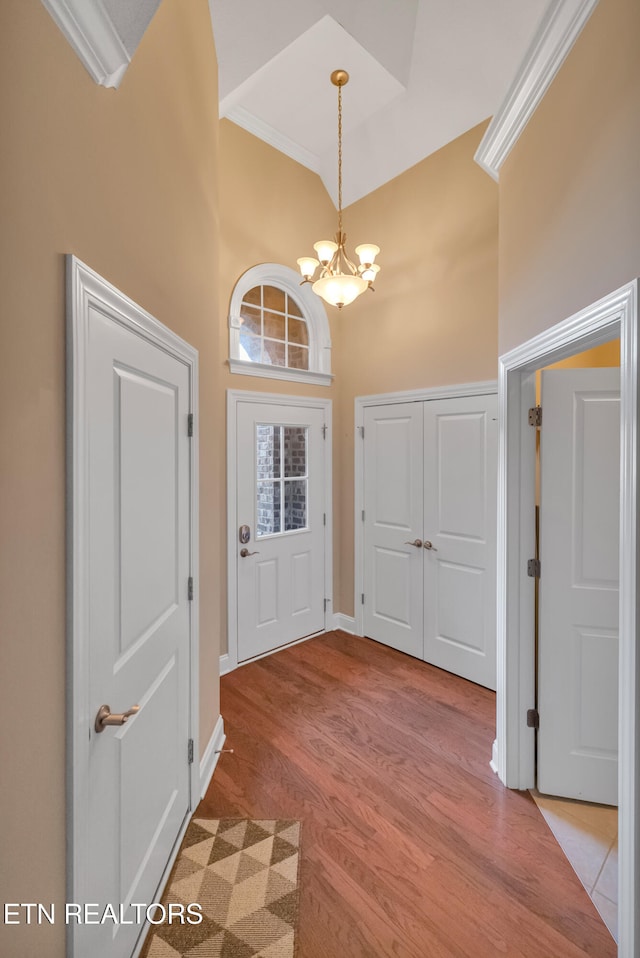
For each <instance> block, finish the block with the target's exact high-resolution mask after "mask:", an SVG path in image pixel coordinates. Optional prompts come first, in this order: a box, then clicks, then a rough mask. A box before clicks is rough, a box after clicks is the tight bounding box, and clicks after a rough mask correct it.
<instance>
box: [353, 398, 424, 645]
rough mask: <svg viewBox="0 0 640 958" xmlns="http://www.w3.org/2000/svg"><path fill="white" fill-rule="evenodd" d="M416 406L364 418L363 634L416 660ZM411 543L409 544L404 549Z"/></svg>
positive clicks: (419, 486)
mask: <svg viewBox="0 0 640 958" xmlns="http://www.w3.org/2000/svg"><path fill="white" fill-rule="evenodd" d="M422 407H423V404H422V403H421V402H409V403H397V404H393V405H388V406H369V407H366V408H365V413H364V512H365V523H364V556H365V560H364V595H365V603H364V632H365V635H368V636H369V637H370V638H372V639H376V640H377V641H378V642H384V643H385V644H386V645H390V646H391V647H392V648H394V649H399V650H400V651H401V652H407V653H409V654H410V655H415V656H417V657H418V658H422V652H423V630H422V591H423V581H422V566H423V556H422V552H423V550H422V525H423V515H422V512H423V456H422V442H423V437H422V420H423V408H422ZM411 543H416V545H412V544H411Z"/></svg>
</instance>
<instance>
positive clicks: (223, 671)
mask: <svg viewBox="0 0 640 958" xmlns="http://www.w3.org/2000/svg"><path fill="white" fill-rule="evenodd" d="M235 667H236V663H235V662H233V660H232V659H231V656H230V655H229V653H228V652H225V653H224V655H221V656H220V675H227V673H228V672H233V670H234V669H235Z"/></svg>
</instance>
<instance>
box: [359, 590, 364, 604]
mask: <svg viewBox="0 0 640 958" xmlns="http://www.w3.org/2000/svg"><path fill="white" fill-rule="evenodd" d="M360 602H361V603H362V605H364V592H362V593H360Z"/></svg>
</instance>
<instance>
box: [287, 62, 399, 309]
mask: <svg viewBox="0 0 640 958" xmlns="http://www.w3.org/2000/svg"><path fill="white" fill-rule="evenodd" d="M331 82H332V83H333V85H334V86H336V87H337V88H338V232H337V233H336V238H335V242H334V241H332V240H319V242H317V243H314V244H313V248H314V250H315V251H316V253H317V254H318V258H317V259H316V258H315V257H313V256H302V257H301V258H300V259H299V260H298V261H297V262H298V266H299V267H300V272H301V274H302V276H303V279H302V283H301V284H300V285H303V284H304V283H311V282H312V280H313V275H314V273H315V271H316V269H317V268H318V266H319V267H320V276H319V278H318V279H317V280H316V281H315V282H314V283H313V286H312V287H311V288H312V289H313V291H314V293H317V294H318V296H322V298H323V299H324V300H325V302H327V303H329V305H330V306H337V308H338V309H342V307H343V306H348V305H349V303H352V302H353V301H354V299H356V297H358V296H359V295H360V293H364V291H365V289H371V290H373V282H374V280H375V278H376V275H377V273H378V272H379V270H380V267H379V266H378V265H377V264H376V263H375V262H374V260H375V258H376V255H377V254H378V253H379V252H380V248H379V247H378V246H374V245H373V244H371V243H363V244H362V245H361V246H356V255H357V256H358V257H359V259H360V265H359V266H356V265H355V263H353V262H352V261H351V260H350V259H349V257H348V256H347V253H346V250H345V243H346V241H347V237H346V234H345V233H344V232H343V230H342V87H343V86H344V85H345V84H346V83H348V82H349V74H348V73H347V71H346V70H334V71H333V73H332V74H331Z"/></svg>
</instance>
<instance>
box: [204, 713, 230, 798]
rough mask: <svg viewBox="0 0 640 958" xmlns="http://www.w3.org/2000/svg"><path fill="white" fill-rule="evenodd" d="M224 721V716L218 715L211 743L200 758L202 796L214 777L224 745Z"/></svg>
mask: <svg viewBox="0 0 640 958" xmlns="http://www.w3.org/2000/svg"><path fill="white" fill-rule="evenodd" d="M224 740H225V734H224V722H223V721H222V716H221V715H219V716H218V721H217V722H216V724H215V728H214V730H213V732H212V733H211V738H210V739H209V744H208V745H207V747H206V749H205V750H204V755H203V756H202V758H201V759H200V798H204V795H205V792H206V790H207V789H208V788H209V782H210V781H211V779H212V778H213V773H214V771H215V767H216V765H217V763H218V759H219V758H220V749H221V748H222V746H223V745H224Z"/></svg>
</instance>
